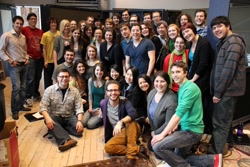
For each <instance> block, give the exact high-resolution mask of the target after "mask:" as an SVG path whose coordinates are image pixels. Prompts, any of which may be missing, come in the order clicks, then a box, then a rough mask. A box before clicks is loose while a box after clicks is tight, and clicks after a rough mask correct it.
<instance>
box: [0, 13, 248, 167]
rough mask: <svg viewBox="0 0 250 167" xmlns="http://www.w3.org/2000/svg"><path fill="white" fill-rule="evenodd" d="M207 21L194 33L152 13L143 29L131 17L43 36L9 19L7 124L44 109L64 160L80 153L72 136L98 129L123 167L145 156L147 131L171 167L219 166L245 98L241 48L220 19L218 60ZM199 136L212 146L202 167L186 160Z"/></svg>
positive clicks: (185, 24)
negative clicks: (35, 105) (36, 106)
mask: <svg viewBox="0 0 250 167" xmlns="http://www.w3.org/2000/svg"><path fill="white" fill-rule="evenodd" d="M206 17H207V14H206V12H205V11H204V10H197V11H196V12H195V14H194V21H195V24H193V23H192V17H191V16H190V15H188V14H186V13H182V14H180V15H179V17H178V18H177V20H176V24H174V23H172V24H170V25H168V23H167V22H166V21H164V20H162V19H161V14H160V12H157V11H155V12H153V13H152V14H151V13H145V14H144V16H143V21H142V22H141V23H140V17H139V16H137V15H136V14H130V13H129V10H124V11H123V12H122V17H120V15H119V14H118V13H114V14H113V16H112V17H111V18H107V19H106V20H105V23H104V24H102V22H101V19H100V18H94V17H93V16H88V17H87V19H86V21H85V20H81V21H80V22H79V23H78V24H77V22H76V21H75V20H71V21H69V20H67V19H63V20H62V21H61V22H60V24H59V23H58V21H57V19H56V18H54V17H50V18H49V19H48V25H49V26H50V30H49V31H47V32H45V33H43V31H42V30H40V29H38V28H36V22H37V16H36V14H34V13H30V14H29V15H28V16H27V20H28V23H29V25H28V26H27V27H23V22H24V20H23V18H22V17H20V16H15V17H14V18H13V29H12V30H11V31H10V32H7V33H4V34H3V35H2V36H1V39H0V56H1V59H3V60H4V61H6V62H8V70H9V73H10V78H11V81H12V95H11V112H12V118H13V119H15V120H17V119H18V118H19V115H18V113H19V111H22V110H25V111H28V110H30V107H32V100H41V102H40V108H41V110H40V113H41V114H42V115H43V116H44V119H45V124H46V126H47V127H48V129H49V132H50V133H51V134H52V135H53V137H55V139H56V142H57V144H58V149H59V150H60V151H65V150H68V149H70V148H71V147H74V146H75V145H76V144H77V141H76V140H74V139H72V138H71V137H70V136H69V134H71V135H75V136H82V132H83V128H84V127H86V128H88V129H95V128H98V127H100V126H102V125H103V126H104V129H105V130H104V132H105V151H106V152H107V153H109V154H121V155H126V156H127V159H128V160H127V162H126V165H127V166H128V167H130V166H134V164H135V159H136V156H137V154H138V153H143V154H146V155H147V151H146V148H145V147H144V146H143V145H138V139H139V137H140V136H141V134H143V133H145V131H149V132H150V133H149V140H148V143H147V148H148V149H149V150H150V151H153V152H154V154H155V156H156V157H157V158H160V159H162V160H164V161H165V162H166V163H167V164H169V165H170V166H175V167H177V166H183V167H187V166H189V165H191V166H193V165H194V166H196V165H198V166H200V165H201V166H209V165H212V166H213V165H214V166H219V164H220V163H221V162H220V163H219V161H221V154H222V153H223V150H224V147H225V145H226V143H227V142H228V141H229V140H227V139H228V136H230V133H232V132H231V131H230V127H231V122H232V119H233V114H234V112H235V105H236V102H237V97H239V96H241V95H243V94H244V92H245V89H246V75H245V73H246V62H245V61H246V60H245V52H246V51H245V47H246V46H245V42H244V39H243V38H242V37H240V36H239V35H238V34H235V33H233V32H232V27H231V24H230V21H229V19H228V18H227V17H225V16H218V17H216V18H214V19H213V20H212V22H211V25H210V26H211V29H212V31H213V34H214V36H215V37H216V38H218V39H219V40H220V43H219V45H218V47H217V51H216V54H215V52H214V51H213V50H212V47H211V45H210V42H209V41H208V40H207V39H206V36H207V26H206V25H205V22H206ZM57 27H59V31H58V30H57ZM42 69H43V70H44V77H43V78H44V88H45V92H44V94H43V95H40V93H39V91H38V89H39V81H40V79H41V74H42ZM203 133H209V134H212V136H213V140H212V147H211V149H210V152H211V153H212V154H209V155H206V158H205V159H206V161H204V159H203V158H202V157H201V156H193V155H191V156H190V155H189V150H190V148H191V147H192V145H193V144H196V143H197V142H199V140H200V139H201V137H202V134H203Z"/></svg>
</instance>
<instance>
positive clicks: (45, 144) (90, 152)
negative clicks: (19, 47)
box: [1, 78, 250, 167]
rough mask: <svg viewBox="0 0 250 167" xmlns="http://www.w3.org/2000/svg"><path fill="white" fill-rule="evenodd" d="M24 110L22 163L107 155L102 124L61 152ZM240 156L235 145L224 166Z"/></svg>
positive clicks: (40, 165) (33, 166)
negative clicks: (74, 145) (72, 146)
mask: <svg viewBox="0 0 250 167" xmlns="http://www.w3.org/2000/svg"><path fill="white" fill-rule="evenodd" d="M1 82H2V83H3V84H5V85H6V88H5V89H4V93H5V105H6V112H7V121H8V120H12V118H11V111H10V95H11V82H10V78H6V79H5V80H3V81H1ZM41 92H43V90H41ZM37 111H39V102H35V103H34V106H33V107H32V111H31V112H37ZM25 113H26V112H20V114H19V117H20V118H19V120H18V121H16V123H17V126H18V133H19V136H18V144H19V155H20V166H21V167H52V166H54V167H61V166H69V165H75V164H81V163H84V162H91V161H96V160H103V159H108V158H110V156H109V155H108V154H106V153H105V151H104V150H103V147H104V137H103V128H102V127H101V128H98V129H95V130H87V129H84V133H83V136H82V137H81V138H76V137H74V136H72V137H73V138H74V139H76V140H77V141H78V144H77V146H76V147H74V148H71V149H70V150H68V151H65V152H60V151H59V150H58V147H57V145H56V143H55V141H54V140H52V139H48V138H43V135H44V134H45V133H46V132H47V128H46V126H45V125H44V122H43V120H40V121H36V122H28V120H27V119H26V118H25V117H24V116H23V115H24V114H25ZM242 158H248V159H249V158H250V157H249V156H247V155H245V154H243V153H240V152H238V151H236V150H235V149H234V150H233V152H232V155H230V156H229V157H227V158H224V167H238V165H237V161H239V160H240V159H242ZM249 160H250V159H249ZM157 162H158V161H157Z"/></svg>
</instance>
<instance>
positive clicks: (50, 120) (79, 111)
mask: <svg viewBox="0 0 250 167" xmlns="http://www.w3.org/2000/svg"><path fill="white" fill-rule="evenodd" d="M69 80H70V74H69V71H68V70H66V69H62V70H60V71H59V73H58V75H57V83H56V84H54V85H52V86H50V87H48V88H47V89H46V90H45V92H44V95H43V98H42V100H41V103H40V113H41V114H42V115H43V117H44V119H45V124H46V125H47V127H48V129H49V132H50V133H51V134H52V136H53V137H54V138H55V140H56V142H57V144H58V145H59V147H58V149H59V150H60V151H66V150H68V149H70V148H71V147H74V146H75V145H76V144H77V141H76V140H74V139H72V138H71V137H70V136H69V134H71V135H74V136H77V137H81V136H82V132H83V125H82V122H81V121H82V115H83V106H82V100H81V96H80V94H79V91H78V90H77V89H76V88H74V87H71V86H69Z"/></svg>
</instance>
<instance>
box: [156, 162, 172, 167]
mask: <svg viewBox="0 0 250 167" xmlns="http://www.w3.org/2000/svg"><path fill="white" fill-rule="evenodd" d="M157 167H171V166H169V165H168V163H166V162H165V161H162V162H160V163H159V164H158V165H157Z"/></svg>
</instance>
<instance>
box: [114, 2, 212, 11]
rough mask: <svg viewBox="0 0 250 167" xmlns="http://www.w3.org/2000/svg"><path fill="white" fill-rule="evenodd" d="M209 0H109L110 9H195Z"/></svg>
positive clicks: (205, 6) (205, 4) (205, 5)
mask: <svg viewBox="0 0 250 167" xmlns="http://www.w3.org/2000/svg"><path fill="white" fill-rule="evenodd" d="M208 7H209V0H110V9H113V8H133V9H136V8H138V9H168V10H182V9H187V8H188V9H196V8H208Z"/></svg>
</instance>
